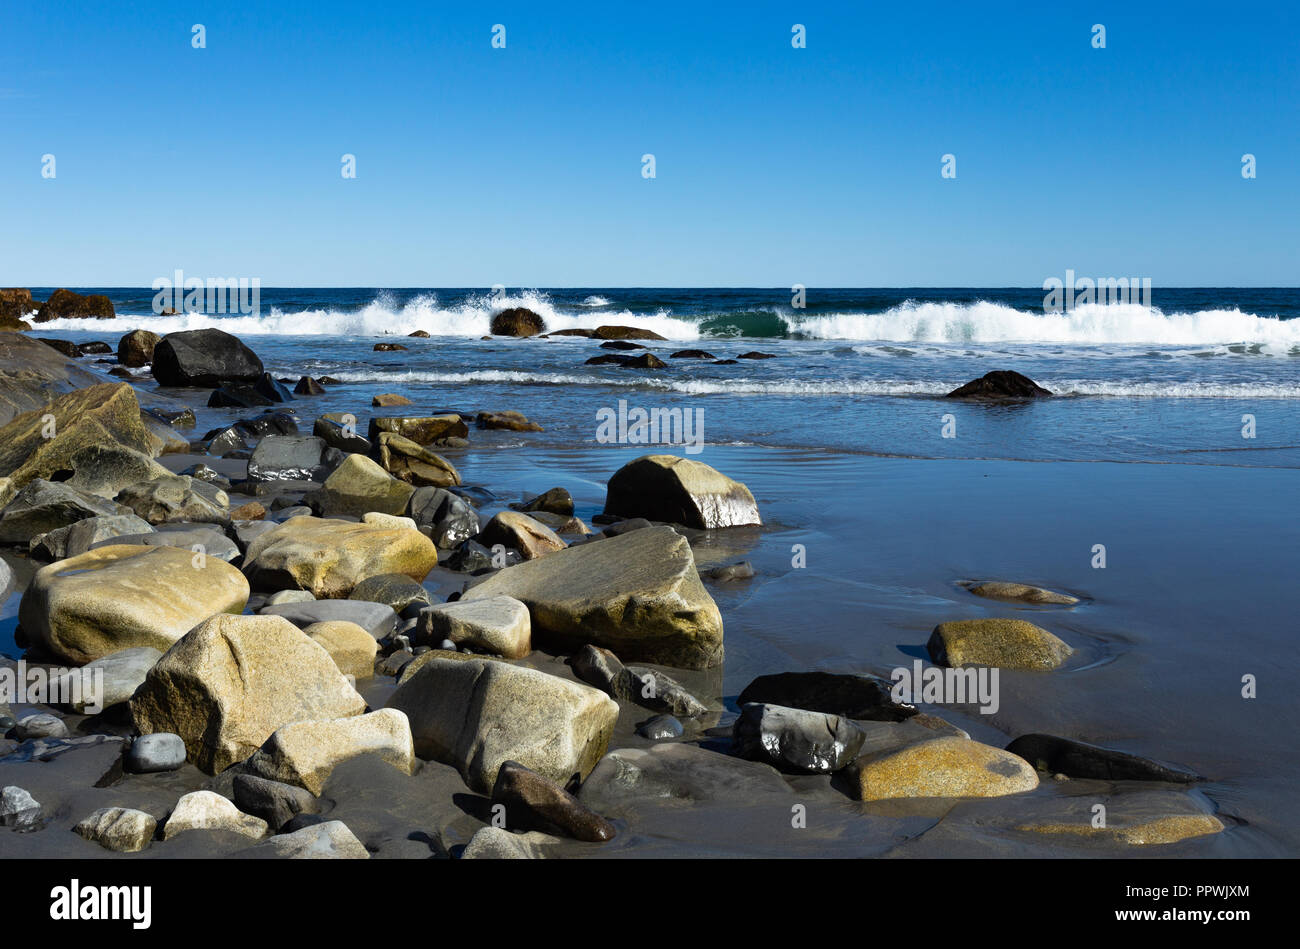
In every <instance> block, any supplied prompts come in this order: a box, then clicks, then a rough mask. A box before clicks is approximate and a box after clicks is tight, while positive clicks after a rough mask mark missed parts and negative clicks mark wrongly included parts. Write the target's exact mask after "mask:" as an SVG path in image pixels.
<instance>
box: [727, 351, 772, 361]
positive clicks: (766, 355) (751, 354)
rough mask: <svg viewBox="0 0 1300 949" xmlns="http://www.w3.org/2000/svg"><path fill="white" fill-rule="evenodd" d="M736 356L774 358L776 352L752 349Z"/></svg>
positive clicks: (738, 357)
mask: <svg viewBox="0 0 1300 949" xmlns="http://www.w3.org/2000/svg"><path fill="white" fill-rule="evenodd" d="M736 358H737V359H775V358H776V353H760V352H759V351H757V350H752V351H750V352H747V353H741V354H740V355H739V356H737V357H736Z"/></svg>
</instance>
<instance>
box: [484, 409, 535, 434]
mask: <svg viewBox="0 0 1300 949" xmlns="http://www.w3.org/2000/svg"><path fill="white" fill-rule="evenodd" d="M474 424H475V425H477V426H478V427H479V428H489V429H491V428H496V429H504V430H506V431H510V432H544V431H546V429H544V428H542V426H540V425H538V424H537V423H536V422H530V421H528V417H527V416H525V415H524V414H523V413H521V412H516V411H514V410H509V411H505V412H479V413H478V415H476V416H475V417H474Z"/></svg>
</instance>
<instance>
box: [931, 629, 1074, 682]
mask: <svg viewBox="0 0 1300 949" xmlns="http://www.w3.org/2000/svg"><path fill="white" fill-rule="evenodd" d="M926 649H927V650H929V653H930V658H931V659H932V660H933V661H934V662H935V664H937V665H946V666H953V667H958V666H998V667H1000V668H1003V669H1041V670H1048V669H1055V668H1057V667H1058V666H1060V665H1061V664H1062V663H1063V662H1065V660H1066V659H1068V658H1069V657H1070V656H1071V655H1073V654H1074V650H1073V649H1071V648H1070V647H1069V646H1068V645H1067V644H1066V643H1064V642H1063V641H1061V640H1060V639H1058V638H1057V637H1056V636H1053V635H1052V634H1051V633H1049V632H1048V631H1047V630H1045V629H1043V628H1041V627H1039V626H1035V625H1034V624H1033V623H1030V622H1027V621H1025V620H1022V619H968V620H957V621H955V622H950V623H940V624H939V625H938V626H936V627H935V628H934V632H933V633H931V634H930V641H929V642H928V643H927V644H926Z"/></svg>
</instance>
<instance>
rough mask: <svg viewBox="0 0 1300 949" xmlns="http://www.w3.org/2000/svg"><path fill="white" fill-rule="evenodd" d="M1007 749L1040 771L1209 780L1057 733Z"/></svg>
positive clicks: (1027, 737)
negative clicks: (1062, 736) (1060, 736)
mask: <svg viewBox="0 0 1300 949" xmlns="http://www.w3.org/2000/svg"><path fill="white" fill-rule="evenodd" d="M1007 751H1009V752H1011V753H1012V754H1013V755H1019V756H1020V757H1021V758H1024V759H1025V760H1026V761H1028V762H1029V763H1030V764H1032V765H1033V766H1034V767H1035V768H1037V769H1038V770H1040V771H1050V772H1052V773H1053V774H1064V775H1068V776H1069V777H1071V778H1096V779H1098V780H1102V781H1167V782H1171V783H1174V784H1192V783H1194V782H1196V781H1204V780H1205V779H1204V778H1203V777H1202V776H1201V775H1199V774H1196V773H1195V772H1192V771H1188V770H1186V769H1184V768H1174V767H1170V766H1169V765H1164V764H1161V763H1160V762H1158V761H1153V760H1151V759H1150V758H1143V757H1140V756H1139V755H1132V754H1129V753H1128V752H1125V751H1115V750H1113V749H1111V748H1102V747H1100V746H1099V745H1090V744H1088V743H1087V742H1082V741H1074V740H1073V739H1070V738H1059V737H1057V736H1056V735H1041V734H1034V735H1021V736H1020V737H1019V738H1017V739H1016V740H1015V741H1013V742H1011V744H1009V745H1007Z"/></svg>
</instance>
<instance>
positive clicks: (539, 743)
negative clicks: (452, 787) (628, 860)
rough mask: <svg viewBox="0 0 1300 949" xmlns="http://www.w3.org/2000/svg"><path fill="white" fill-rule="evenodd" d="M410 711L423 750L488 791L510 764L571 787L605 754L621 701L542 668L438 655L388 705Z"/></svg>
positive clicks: (404, 683) (419, 749)
mask: <svg viewBox="0 0 1300 949" xmlns="http://www.w3.org/2000/svg"><path fill="white" fill-rule="evenodd" d="M388 707H389V708H395V709H398V710H400V711H403V712H405V713H406V715H407V717H408V718H409V719H410V722H411V732H412V734H413V735H414V737H415V750H416V753H417V754H419V755H420V757H422V758H432V759H434V760H437V761H441V762H443V763H444V764H449V765H451V766H452V767H454V768H456V769H457V770H458V771H459V772H460V775H461V777H462V778H463V779H464V781H465V783H466V784H467V785H468V786H469V787H470V789H471V790H474V791H477V792H479V793H481V794H486V793H488V792H489V791H490V790H491V788H492V786H493V784H494V783H495V782H496V779H497V771H498V769H499V768H500V767H501V764H502V763H503V762H505V761H516V762H518V763H520V764H522V765H524V766H525V767H528V768H531V769H532V770H534V771H536V772H538V773H539V774H542V775H544V776H546V777H548V778H550V779H551V780H553V781H556V782H559V783H561V784H565V783H567V782H568V781H569V779H570V778H572V777H573V776H574V775H575V774H576V775H578V776H579V778H582V777H585V776H586V775H587V774H588V772H590V771H591V769H592V767H593V766H594V765H595V763H596V762H597V761H598V760H599V759H600V756H601V755H603V754H604V753H605V748H606V745H607V744H608V742H609V737H610V735H611V734H612V733H613V730H614V722H615V721H616V720H617V718H618V705H617V704H616V703H615V702H614V701H613V700H611V699H610V698H609V697H608V696H606V695H604V694H603V693H601V692H598V691H596V690H595V689H592V688H589V687H588V686H585V685H580V684H579V683H576V682H570V681H568V680H567V679H561V678H559V677H558V676H553V675H548V674H546V673H544V672H539V671H537V670H536V669H526V668H523V667H520V666H513V665H510V664H509V663H505V662H497V661H492V660H487V659H475V658H471V657H468V656H467V657H464V658H463V659H450V658H446V659H444V658H438V659H435V660H433V661H431V662H427V663H425V664H424V665H422V666H421V667H420V668H419V669H417V670H416V671H415V673H414V674H413V675H411V676H409V677H407V678H406V679H404V680H403V681H402V683H401V684H400V685H398V687H397V691H396V692H394V693H393V696H392V698H391V699H389V702H388Z"/></svg>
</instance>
